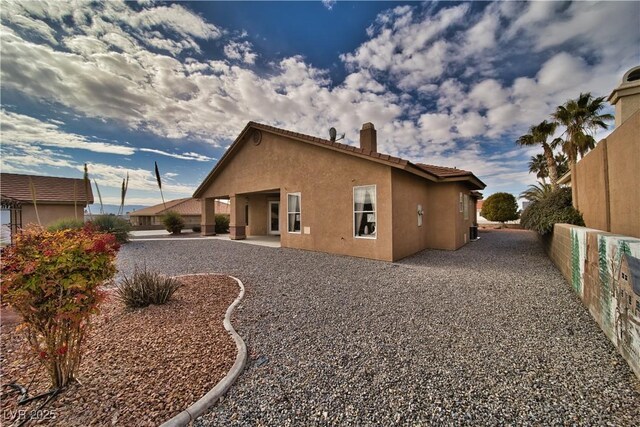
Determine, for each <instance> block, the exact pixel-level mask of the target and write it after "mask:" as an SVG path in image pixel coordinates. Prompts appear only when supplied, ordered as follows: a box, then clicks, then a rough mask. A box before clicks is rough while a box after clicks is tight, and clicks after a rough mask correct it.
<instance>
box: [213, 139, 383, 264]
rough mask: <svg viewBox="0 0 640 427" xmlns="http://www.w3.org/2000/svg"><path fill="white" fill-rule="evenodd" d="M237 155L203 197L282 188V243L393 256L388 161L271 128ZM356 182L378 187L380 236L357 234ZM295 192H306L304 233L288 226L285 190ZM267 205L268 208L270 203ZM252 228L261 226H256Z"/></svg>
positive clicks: (246, 145)
mask: <svg viewBox="0 0 640 427" xmlns="http://www.w3.org/2000/svg"><path fill="white" fill-rule="evenodd" d="M233 156H234V157H233V159H232V161H230V162H228V163H227V164H226V166H225V167H224V168H223V169H222V171H221V172H220V173H219V174H218V175H217V176H216V177H215V179H214V180H213V182H212V183H211V185H209V187H208V188H207V189H206V190H205V191H204V194H202V195H201V196H200V197H216V198H225V197H227V196H231V195H232V194H246V193H253V192H257V191H266V190H274V189H275V190H279V191H280V210H281V211H280V230H281V244H282V246H283V247H292V248H299V249H309V250H316V251H323V252H331V253H338V254H346V255H353V256H359V257H365V258H373V259H380V260H387V261H391V260H392V259H393V250H392V223H391V220H392V215H391V168H390V167H389V166H386V165H381V164H378V163H374V162H371V161H368V160H365V159H359V158H357V157H354V156H346V155H344V154H343V153H338V152H334V151H331V150H328V149H326V148H322V147H315V146H312V145H310V144H307V143H303V142H298V141H295V140H292V139H289V138H285V137H281V136H276V135H273V134H270V133H268V132H262V140H261V143H260V144H259V145H257V146H256V145H254V144H253V143H252V141H247V142H246V143H245V144H243V145H242V146H240V147H239V149H238V151H237V152H236V153H234V154H233ZM358 185H376V186H377V194H376V198H377V230H378V232H377V234H378V235H377V238H376V239H357V238H354V236H353V187H354V186H358ZM293 192H300V193H301V196H302V200H301V207H302V209H301V226H302V233H301V234H292V233H288V232H287V231H286V227H287V223H286V209H287V205H286V202H287V193H293ZM251 197H255V194H253V195H250V198H251ZM256 200H257V199H256ZM256 203H257V202H256ZM263 206H264V209H265V213H266V209H267V206H266V203H265V204H264V205H263ZM249 216H250V218H249V221H250V227H253V226H254V225H253V223H254V222H255V221H254V220H253V217H254V216H256V214H255V213H253V212H252V211H250V213H249ZM265 219H266V217H265ZM265 226H266V221H265ZM305 227H309V231H310V233H309V234H305V233H304V228H305ZM265 231H266V229H265ZM251 232H252V233H257V232H258V230H257V229H256V228H255V227H254V228H252V229H251Z"/></svg>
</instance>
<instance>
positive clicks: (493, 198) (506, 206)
mask: <svg viewBox="0 0 640 427" xmlns="http://www.w3.org/2000/svg"><path fill="white" fill-rule="evenodd" d="M480 216H483V217H484V218H486V219H488V220H489V221H499V222H502V223H504V222H506V221H513V220H516V219H518V202H517V201H516V198H515V196H514V195H513V194H510V193H495V194H492V195H490V196H489V197H487V200H485V201H484V203H483V204H482V210H481V211H480Z"/></svg>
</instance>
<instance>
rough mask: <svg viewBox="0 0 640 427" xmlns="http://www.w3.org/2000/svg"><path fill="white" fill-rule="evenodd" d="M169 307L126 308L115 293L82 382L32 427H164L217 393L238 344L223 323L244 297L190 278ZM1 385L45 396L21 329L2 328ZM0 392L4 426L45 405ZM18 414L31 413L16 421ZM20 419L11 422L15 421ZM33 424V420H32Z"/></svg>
mask: <svg viewBox="0 0 640 427" xmlns="http://www.w3.org/2000/svg"><path fill="white" fill-rule="evenodd" d="M179 280H180V281H181V282H182V284H183V286H181V287H180V289H178V290H177V291H176V293H175V294H174V295H173V297H172V299H171V300H170V301H169V302H168V303H167V304H165V305H161V306H153V305H152V306H149V307H146V308H143V309H136V310H128V309H126V308H125V306H124V305H123V304H122V303H121V302H120V301H118V300H117V299H116V298H115V297H114V296H113V295H112V294H111V295H110V297H109V298H108V300H107V301H106V302H105V303H104V304H103V306H102V312H101V313H100V314H99V315H98V316H97V317H96V318H94V322H93V329H92V331H91V333H90V336H89V339H88V340H87V342H86V347H85V348H86V349H87V351H86V353H85V354H84V357H83V360H82V364H81V367H80V371H79V373H78V375H77V377H78V380H79V383H74V384H72V385H70V386H69V387H68V388H67V389H66V390H64V392H63V393H61V394H59V395H58V396H57V397H56V399H55V400H53V401H51V402H49V403H48V404H47V405H46V406H45V407H44V408H42V409H41V410H40V411H39V412H37V413H36V412H34V413H33V414H34V415H35V416H36V418H38V419H37V420H32V421H30V423H31V424H34V423H37V424H39V425H40V424H45V425H64V426H93V425H125V426H130V425H136V426H151V425H154V426H155V425H159V424H161V423H162V422H164V421H166V420H168V419H169V418H171V417H173V416H175V415H177V414H178V413H179V412H181V411H182V410H184V409H186V408H187V407H188V406H189V405H191V404H192V403H194V402H195V401H197V400H198V399H200V398H201V397H202V396H203V395H204V394H206V393H207V392H208V391H209V390H210V389H212V388H213V387H214V386H215V385H216V384H217V383H218V382H219V381H220V380H221V379H222V378H223V377H224V376H225V375H226V373H227V372H228V371H229V369H230V368H231V366H232V365H233V362H234V360H235V357H236V346H235V343H234V341H233V339H232V338H231V336H230V335H229V334H228V333H227V331H226V330H225V329H224V326H223V319H224V315H225V312H226V310H227V308H228V307H229V305H231V303H232V302H233V300H234V299H235V298H236V297H237V296H238V293H239V288H238V285H237V283H236V282H235V281H234V280H233V279H231V278H229V277H226V276H187V277H181V278H180V279H179ZM0 338H1V341H2V352H1V353H0V382H1V383H2V384H7V383H12V382H16V383H18V384H21V385H23V386H27V385H28V384H29V383H30V382H31V381H32V379H33V383H32V384H31V385H30V386H29V395H30V396H34V395H37V394H39V393H43V392H46V391H47V390H48V388H49V381H48V378H47V373H46V371H45V369H44V368H40V366H39V364H38V362H35V363H34V362H33V359H32V358H30V357H29V356H28V355H27V347H26V345H25V344H24V342H25V340H24V337H23V335H22V332H17V331H16V325H15V324H3V325H2V326H1V327H0ZM8 390H9V389H7V388H5V387H3V389H2V414H1V418H2V423H1V424H2V425H6V426H9V425H18V424H20V420H18V418H23V417H24V414H25V413H26V414H27V415H28V414H30V413H31V412H30V411H32V410H35V409H36V408H37V406H38V405H39V404H40V403H42V400H40V401H36V402H34V403H33V404H27V405H21V406H18V405H17V399H18V395H17V394H10V395H7V392H8ZM17 410H26V412H25V413H22V414H21V415H20V416H18V417H16V411H17ZM12 418H14V420H13V421H12V420H11V419H12ZM27 425H29V423H27Z"/></svg>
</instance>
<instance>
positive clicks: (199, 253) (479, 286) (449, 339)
mask: <svg viewBox="0 0 640 427" xmlns="http://www.w3.org/2000/svg"><path fill="white" fill-rule="evenodd" d="M480 236H481V240H480V241H478V242H474V243H471V244H469V245H467V246H465V247H464V248H462V249H460V250H458V251H456V252H445V251H424V252H422V253H420V254H417V255H415V256H412V257H410V258H406V259H404V260H402V261H401V262H399V263H394V264H391V263H386V262H378V261H370V260H364V259H358V258H350V257H343V256H335V255H329V254H322V253H315V252H306V251H299V250H293V249H274V248H265V247H258V246H251V245H245V244H238V243H233V242H227V241H219V240H196V241H174V242H170V241H166V242H165V241H154V242H133V243H131V244H128V245H126V246H125V247H123V248H122V250H121V252H120V255H119V258H118V262H119V267H120V268H121V269H122V270H123V271H130V270H131V267H132V263H133V262H134V261H135V262H138V263H143V262H145V261H146V264H147V267H149V268H152V269H154V270H159V271H162V272H165V273H168V274H184V273H194V272H208V271H211V272H221V273H227V274H232V275H235V276H237V277H239V278H240V279H241V280H242V281H243V282H244V284H245V286H246V288H247V294H246V296H245V300H244V302H243V303H242V304H241V306H240V307H239V308H238V310H237V311H236V315H235V320H234V325H235V327H236V329H237V330H238V332H239V333H240V334H241V335H242V336H243V338H244V339H245V341H246V343H247V345H248V348H249V352H250V354H251V360H249V362H248V364H247V368H246V370H245V372H244V373H243V374H242V375H241V376H240V378H239V380H238V381H237V382H236V384H234V386H232V388H231V390H230V391H229V392H228V393H227V396H226V397H225V398H224V399H223V400H222V401H221V402H220V403H219V404H218V405H216V406H215V407H214V408H213V409H212V410H211V411H210V412H209V413H208V414H206V415H205V416H203V417H201V418H200V419H198V420H197V422H196V425H198V426H210V425H216V426H218V425H219V426H228V425H264V426H287V425H295V426H299V425H302V426H310V425H358V426H361V425H433V424H437V425H461V424H466V425H513V424H519V425H532V424H533V425H566V424H572V425H639V424H640V382H639V381H638V380H637V378H636V377H635V376H634V375H633V373H632V372H631V370H630V369H629V367H628V366H627V364H626V363H625V361H624V360H623V359H622V358H621V357H620V356H618V354H617V353H616V351H615V349H614V347H613V345H612V344H610V343H609V341H608V340H607V338H606V337H605V336H604V334H603V333H602V332H601V331H600V329H599V328H598V326H597V325H596V323H595V322H594V321H593V320H592V318H591V316H590V315H589V313H588V312H587V310H586V309H585V308H584V307H583V306H582V304H581V302H580V300H579V299H578V298H577V297H576V296H575V295H574V294H573V292H572V290H571V289H570V287H569V285H568V284H567V283H566V282H565V281H564V279H563V278H562V276H561V275H560V273H559V272H558V271H557V270H556V269H555V267H554V266H553V264H552V263H551V262H550V261H549V260H548V258H547V257H546V256H545V255H544V253H543V252H542V249H541V247H540V246H539V244H538V242H537V240H536V238H535V236H534V235H533V234H532V233H529V232H525V231H517V230H501V231H488V232H482V233H481V234H480Z"/></svg>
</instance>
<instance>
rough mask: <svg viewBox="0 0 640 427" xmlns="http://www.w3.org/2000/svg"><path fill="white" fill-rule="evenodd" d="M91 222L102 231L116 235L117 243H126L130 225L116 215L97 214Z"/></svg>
mask: <svg viewBox="0 0 640 427" xmlns="http://www.w3.org/2000/svg"><path fill="white" fill-rule="evenodd" d="M91 224H92V225H93V226H94V227H95V228H96V229H98V230H99V231H102V232H103V233H110V234H113V235H114V236H116V240H117V241H118V243H127V242H128V241H129V231H130V230H131V225H130V224H129V223H128V222H127V221H126V220H124V219H122V218H120V217H118V216H116V215H113V214H110V215H97V216H95V217H94V218H93V220H92V221H91Z"/></svg>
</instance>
